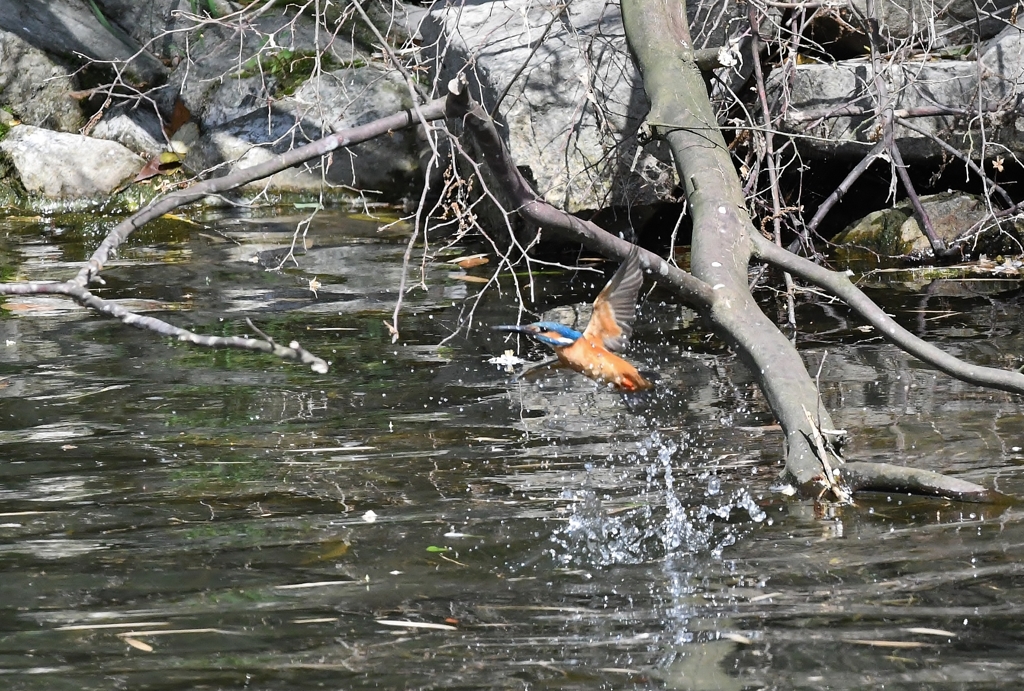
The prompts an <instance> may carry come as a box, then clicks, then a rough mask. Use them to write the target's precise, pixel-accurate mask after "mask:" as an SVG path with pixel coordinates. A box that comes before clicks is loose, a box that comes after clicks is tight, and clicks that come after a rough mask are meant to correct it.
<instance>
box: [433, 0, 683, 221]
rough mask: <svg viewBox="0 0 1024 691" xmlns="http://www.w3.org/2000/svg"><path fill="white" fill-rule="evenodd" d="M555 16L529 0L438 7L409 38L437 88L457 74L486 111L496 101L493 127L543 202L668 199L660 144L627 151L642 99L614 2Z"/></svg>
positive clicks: (597, 1) (592, 204) (580, 3)
mask: <svg viewBox="0 0 1024 691" xmlns="http://www.w3.org/2000/svg"><path fill="white" fill-rule="evenodd" d="M557 11H559V12H561V13H562V14H561V15H559V17H558V21H555V22H554V23H552V14H551V11H550V8H549V7H548V6H544V5H538V4H537V3H535V2H532V1H531V0H508V1H507V2H500V3H459V4H447V3H442V2H438V3H435V4H434V5H433V6H432V8H431V9H430V11H429V12H428V13H426V15H425V17H424V18H423V21H422V23H421V24H420V27H419V32H420V35H421V37H422V43H423V45H435V44H436V46H437V51H438V52H437V55H439V56H441V58H442V62H440V69H439V75H438V76H439V77H440V79H441V83H442V84H443V83H446V82H447V80H448V79H450V78H452V77H453V76H455V75H456V74H458V73H463V72H464V73H465V75H466V76H467V77H468V78H469V79H470V80H471V83H470V94H471V95H472V96H473V97H474V98H476V99H478V100H479V101H480V102H481V103H482V104H483V106H484V107H485V108H487V109H489V110H490V109H493V108H494V107H495V104H497V103H498V99H499V98H500V97H502V95H504V96H503V98H501V103H500V105H499V106H498V112H497V115H498V120H499V131H500V132H501V133H502V134H503V135H504V136H505V138H506V141H507V144H508V147H509V150H510V152H511V154H512V158H513V160H514V161H515V162H516V164H517V165H519V166H520V167H525V168H528V174H527V178H530V179H532V180H533V181H534V182H535V183H536V189H537V190H538V192H539V193H540V194H541V195H542V196H543V197H544V198H545V199H546V200H547V201H548V202H550V203H552V204H554V205H555V206H558V207H560V208H563V209H565V210H567V211H569V212H579V211H583V210H587V209H601V208H604V207H607V206H611V205H622V206H629V205H633V204H638V203H651V202H654V201H657V200H659V199H662V198H665V197H669V196H671V193H672V190H673V187H674V185H675V172H674V170H673V168H672V166H671V165H670V164H669V163H667V161H668V157H667V155H666V148H664V147H663V145H661V144H660V143H652V144H650V145H648V146H646V147H644V148H643V149H641V150H640V151H639V152H638V150H637V149H638V145H637V137H636V134H637V131H638V128H639V127H640V124H641V122H642V121H643V118H644V117H645V115H646V114H647V111H648V108H649V102H648V100H647V96H646V94H645V93H644V90H643V84H642V82H641V81H640V78H639V75H638V73H637V71H636V68H635V67H634V66H633V62H632V60H630V59H629V52H628V50H627V47H626V39H625V34H624V30H623V26H622V16H621V14H620V13H619V8H618V6H617V5H614V4H608V3H606V2H604V0H577V1H576V2H573V3H571V4H570V5H569V6H568V7H565V8H564V9H563V7H562V6H561V5H559V6H558V7H557ZM549 26H550V29H549V30H548V33H547V37H546V38H545V39H544V40H543V42H541V37H542V36H543V35H544V32H545V30H546V29H547V27H549ZM538 43H539V45H538ZM584 46H586V48H583V47H584ZM535 49H536V52H535V53H534V50H535ZM467 64H470V65H472V67H471V69H468V70H467V69H465V68H466V65H467ZM524 65H525V66H526V68H525V69H524ZM506 89H508V92H507V93H505V90H506ZM659 156H660V158H659Z"/></svg>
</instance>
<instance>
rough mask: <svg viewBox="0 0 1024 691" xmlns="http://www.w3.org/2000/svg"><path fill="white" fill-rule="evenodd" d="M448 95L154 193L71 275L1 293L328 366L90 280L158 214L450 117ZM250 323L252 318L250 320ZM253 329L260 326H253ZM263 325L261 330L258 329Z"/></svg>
mask: <svg viewBox="0 0 1024 691" xmlns="http://www.w3.org/2000/svg"><path fill="white" fill-rule="evenodd" d="M445 103H446V101H445V99H437V100H435V101H432V102H431V103H429V104H427V105H425V106H421V107H419V108H418V109H416V111H415V112H413V111H402V112H400V113H395V114H394V115H390V116H388V117H384V118H380V119H378V120H374V121H373V122H369V123H366V124H365V125H360V126H359V127H352V128H347V129H344V130H341V131H340V132H336V133H334V134H331V135H328V136H326V137H324V138H322V139H319V140H317V141H315V142H311V143H310V144H306V145H305V146H301V147H298V148H296V149H292V150H290V151H287V152H285V153H283V154H280V155H278V156H275V157H273V158H271V159H268V160H266V161H264V162H263V163H260V164H258V165H255V166H251V167H248V168H235V169H234V170H233V171H232V172H230V173H229V174H227V175H224V176H222V177H219V178H212V179H210V180H205V181H203V182H200V183H197V184H194V185H191V186H189V187H186V188H184V189H181V190H176V191H174V192H170V193H169V194H166V195H164V196H162V197H159V198H157V199H154V200H153V201H152V202H150V203H149V204H148V205H146V206H145V207H144V208H142V209H140V210H139V211H138V212H136V213H135V214H133V215H132V216H130V217H128V218H127V219H125V220H124V221H122V222H120V223H118V224H117V225H116V226H114V228H113V229H111V231H110V232H109V233H108V234H107V236H106V237H105V238H104V239H103V241H102V242H101V243H100V245H99V247H97V248H96V250H95V251H94V252H93V254H92V256H91V257H90V258H89V261H88V262H87V263H86V265H85V266H84V267H82V269H81V270H80V271H79V272H78V274H77V275H76V276H75V277H74V278H72V279H71V280H68V281H64V282H54V283H50V282H42V281H23V282H18V283H6V284H0V295H40V294H49V295H64V296H67V297H69V298H71V299H73V300H74V301H75V302H77V303H78V304H80V305H82V306H83V307H87V308H89V309H93V310H95V311H97V312H99V313H100V314H104V315H106V316H109V317H113V318H115V319H119V320H120V321H121V322H123V323H124V324H127V325H129V326H134V327H136V328H140V329H146V330H149V331H154V332H156V333H158V334H161V335H164V336H170V337H172V338H176V339H178V340H179V341H183V342H187V343H194V344H196V345H201V346H207V347H213V348H239V349H243V350H254V351H260V352H264V353H270V354H272V355H275V356H277V357H280V358H284V359H289V360H296V361H298V362H301V363H303V364H305V365H308V366H309V367H310V368H311V369H312V370H313V371H314V372H317V373H320V374H323V373H325V372H327V368H328V366H327V362H326V361H325V360H323V359H321V358H319V357H317V356H315V355H313V354H312V353H310V352H309V351H307V350H305V349H304V348H302V346H300V345H299V344H298V342H296V341H292V342H291V343H290V344H289V345H288V347H284V346H281V345H278V344H277V343H275V342H274V341H273V340H272V339H270V338H266V339H255V338H244V337H237V336H228V337H224V336H204V335H202V334H197V333H194V332H192V331H189V330H187V329H182V328H179V327H177V326H174V325H172V324H169V323H167V322H165V321H163V320H161V319H157V318H155V317H149V316H143V315H140V314H137V313H135V312H132V311H131V310H129V309H127V308H125V307H124V306H122V305H119V304H118V303H116V302H114V301H111V300H105V299H103V298H100V297H98V296H96V295H95V294H93V293H92V292H91V291H89V289H88V285H89V284H90V283H91V282H94V281H96V282H100V281H102V279H101V278H100V276H99V274H100V272H101V271H102V270H103V266H104V265H105V264H106V262H107V261H108V260H109V258H110V256H111V255H112V254H113V253H114V252H115V251H116V250H117V248H118V247H119V246H120V245H121V244H122V243H124V242H125V241H126V240H127V239H128V238H129V237H130V236H131V234H132V233H133V232H135V231H136V230H138V229H139V228H141V227H142V226H143V225H145V224H146V223H148V222H149V221H152V220H153V219H155V218H159V217H160V216H162V215H164V214H166V213H168V212H170V211H173V210H174V209H177V208H178V207H180V206H183V205H185V204H189V203H191V202H195V201H198V200H200V199H203V198H204V197H207V196H209V195H215V194H221V193H223V192H227V191H230V190H233V189H237V188H239V187H241V186H242V185H245V184H248V183H250V182H254V181H256V180H261V179H263V178H266V177H269V176H271V175H273V174H274V173H279V172H281V171H282V170H287V169H288V168H291V167H293V166H297V165H300V164H302V163H305V162H307V161H310V160H313V159H316V158H320V157H321V156H326V155H327V154H329V153H331V152H332V151H335V150H336V149H339V148H342V147H346V146H352V145H354V144H358V143H360V142H364V141H367V140H370V139H373V138H375V137H379V136H381V135H384V134H387V133H388V132H391V131H393V130H397V129H403V128H405V127H409V126H411V125H414V124H417V123H418V122H420V121H421V118H422V121H424V122H425V121H430V120H438V119H441V118H443V117H445V114H446V113H445ZM250 326H251V323H250ZM253 329H254V330H257V329H256V327H254V326H253ZM257 331H258V330H257Z"/></svg>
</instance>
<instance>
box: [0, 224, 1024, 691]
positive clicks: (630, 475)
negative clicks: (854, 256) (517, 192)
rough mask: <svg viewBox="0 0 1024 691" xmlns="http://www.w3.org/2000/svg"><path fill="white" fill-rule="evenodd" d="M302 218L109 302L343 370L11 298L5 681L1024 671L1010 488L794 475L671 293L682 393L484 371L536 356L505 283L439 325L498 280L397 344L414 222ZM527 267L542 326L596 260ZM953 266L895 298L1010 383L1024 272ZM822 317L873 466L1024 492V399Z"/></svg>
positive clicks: (212, 246) (840, 393) (23, 229)
mask: <svg viewBox="0 0 1024 691" xmlns="http://www.w3.org/2000/svg"><path fill="white" fill-rule="evenodd" d="M300 220H301V217H299V216H295V217H290V216H288V215H279V216H276V217H273V218H266V219H260V218H228V217H210V218H207V219H205V220H203V221H202V223H200V224H198V225H195V224H188V223H183V222H175V221H169V220H168V221H164V222H163V226H161V227H157V228H154V229H152V230H148V231H147V233H148V234H147V235H145V236H143V237H141V238H139V239H138V241H135V242H134V244H133V245H132V246H131V247H129V248H126V249H125V250H124V251H122V253H121V255H120V258H119V261H118V262H117V263H115V265H113V266H112V267H111V268H110V269H108V270H107V272H106V273H105V274H104V275H105V277H106V280H107V286H106V287H105V288H104V289H103V291H102V294H103V295H104V296H106V297H117V298H121V299H125V300H128V301H130V304H132V305H133V306H134V307H136V308H138V309H144V310H155V311H154V312H153V313H155V314H160V315H161V316H162V317H164V318H166V319H168V320H170V321H172V322H174V323H176V324H179V325H183V326H188V327H191V328H195V329H196V330H199V331H202V332H204V333H219V334H233V333H247V332H248V327H247V325H246V324H245V318H246V317H250V318H252V319H253V321H254V322H255V323H256V324H257V326H259V328H261V329H262V330H264V331H266V332H267V333H269V334H271V335H272V336H273V337H275V338H276V339H278V340H280V341H282V342H288V341H289V340H291V339H297V340H299V341H300V342H301V343H302V345H303V346H304V347H306V348H307V349H309V350H311V351H313V352H315V353H317V354H320V355H322V356H324V357H325V358H327V359H329V360H331V362H332V368H331V371H330V373H329V374H327V375H326V376H320V375H315V374H313V373H311V372H309V371H308V370H304V369H303V368H302V367H301V366H299V365H296V364H292V363H282V362H279V361H277V360H275V359H273V358H269V357H265V356H260V355H253V354H249V353H241V352H234V351H209V350H201V349H196V348H190V347H185V346H182V345H179V344H176V343H173V342H170V341H167V340H164V339H160V338H158V337H156V336H155V335H152V334H149V333H144V332H141V331H137V330H134V329H130V328H128V327H124V326H122V325H120V324H118V323H114V322H111V321H109V320H106V319H103V318H100V317H97V316H95V315H92V314H89V313H87V312H85V311H84V310H80V309H77V308H75V307H74V306H72V305H70V304H68V303H66V302H63V301H60V300H52V299H48V300H43V299H27V298H26V299H21V298H19V299H13V298H11V299H8V300H6V302H5V303H4V304H3V315H2V318H0V332H2V334H0V345H2V347H0V449H2V454H3V455H2V460H0V569H2V573H3V577H2V578H0V685H2V686H3V687H4V688H9V689H12V690H14V689H17V690H21V689H25V690H29V689H31V690H36V689H39V690H42V689H46V690H60V689H75V690H76V691H80V690H86V689H111V688H128V689H185V688H214V689H221V688H223V689H228V688H254V689H282V690H283V689H307V688H309V689H313V688H336V689H363V688H367V689H368V688H438V689H441V688H445V689H447V688H467V689H469V688H473V689H478V688H479V689H489V688H493V689H539V688H552V689H571V688H579V689H593V688H605V689H619V688H625V689H633V688H641V689H647V688H652V689H660V688H686V689H726V690H728V689H803V688H807V689H822V688H828V689H874V688H881V687H882V686H883V685H884V687H885V688H888V689H962V688H968V687H970V688H992V689H1016V688H1018V687H1019V679H1020V678H1022V677H1024V662H1022V660H1024V656H1022V650H1024V648H1022V643H1021V637H1022V635H1024V624H1022V623H1021V622H1022V621H1024V616H1022V615H1024V606H1022V605H1021V604H1020V603H1021V601H1022V600H1024V595H1022V592H1024V591H1019V590H1017V587H1018V582H1019V581H1020V580H1021V579H1022V578H1024V573H1022V571H1024V569H1022V567H1021V566H1020V562H1021V557H1022V547H1021V545H1022V544H1024V522H1022V520H1021V512H1020V511H1019V510H1018V509H1002V508H993V507H985V506H977V505H969V504H958V503H951V502H946V501H941V500H934V499H920V498H912V497H907V496H896V495H884V494H883V495H863V496H861V497H860V498H859V499H858V501H857V503H856V505H854V506H849V507H835V506H831V505H827V504H816V503H815V502H812V501H802V500H794V499H791V498H786V497H785V496H783V495H782V494H780V493H778V492H775V491H772V486H773V485H774V484H775V483H776V476H777V473H778V470H779V468H780V458H781V443H782V438H781V434H780V433H779V431H778V429H777V427H776V426H775V425H774V420H773V419H772V416H771V415H770V413H769V412H768V411H767V409H766V406H765V404H764V402H763V399H762V397H761V395H760V393H759V392H758V390H757V388H756V386H755V385H754V384H753V383H752V380H751V377H750V376H749V374H748V373H747V372H746V371H745V370H744V369H743V368H742V366H741V365H739V364H738V363H737V361H736V360H735V358H734V357H733V356H732V355H731V354H730V353H729V352H728V351H727V350H726V349H725V348H724V347H722V346H721V344H720V343H718V342H717V341H716V340H715V339H713V338H710V337H709V336H708V335H707V334H706V333H705V332H704V331H703V330H702V327H701V326H700V325H699V323H697V322H695V321H694V319H693V316H692V313H690V312H689V311H688V310H685V309H683V308H680V307H678V306H676V305H674V304H672V302H671V300H670V299H669V297H668V296H667V295H663V294H662V293H660V292H658V291H655V292H653V293H651V294H650V295H648V296H647V297H646V298H645V301H644V304H643V307H642V310H641V315H640V319H639V323H638V326H637V330H636V334H635V337H634V344H633V346H632V349H631V351H630V357H631V358H632V359H633V360H635V361H637V362H639V363H641V364H642V366H643V368H645V369H654V370H657V371H659V372H660V374H661V382H662V385H661V386H660V387H659V389H658V392H657V394H656V395H655V396H653V397H650V398H647V399H641V400H639V401H627V400H624V399H623V397H621V396H618V395H616V394H613V393H610V392H608V391H605V390H600V389H598V388H597V387H596V386H594V385H593V384H591V383H590V382H589V381H587V380H585V379H582V378H580V377H578V376H576V375H573V374H559V375H556V376H553V377H550V378H544V379H541V380H539V381H530V382H514V381H511V379H510V375H508V374H507V373H505V372H504V371H503V370H502V369H501V368H500V367H498V366H496V365H493V364H489V363H488V362H487V360H488V359H489V358H492V357H494V356H496V355H500V354H501V353H502V352H503V351H504V350H506V349H513V350H515V351H516V352H517V353H518V354H519V355H522V356H523V357H527V358H530V359H539V358H540V357H541V356H542V355H543V353H542V351H541V350H540V349H537V348H533V347H531V346H529V345H528V344H525V343H517V342H516V341H515V340H514V339H512V340H506V334H500V333H495V332H492V331H490V330H489V328H487V327H489V326H490V325H492V324H499V323H510V322H511V321H515V320H516V319H517V318H518V311H517V304H516V299H515V291H514V290H513V289H512V284H511V282H510V280H509V279H508V277H505V278H504V279H503V280H502V283H501V286H502V291H501V294H500V295H499V294H498V292H497V291H496V290H491V291H490V292H489V293H488V295H487V296H485V297H484V299H483V300H482V301H481V302H480V303H479V305H478V306H477V308H476V311H475V313H474V320H475V324H474V326H473V327H472V328H471V329H470V330H469V331H468V333H467V332H461V333H460V334H458V335H456V336H455V337H454V338H451V339H449V340H447V341H445V339H446V338H447V337H448V336H449V335H450V334H451V333H452V331H453V330H454V329H455V328H456V327H457V321H458V318H459V315H460V314H464V313H465V305H466V304H467V303H466V300H467V299H470V298H472V297H473V296H474V295H475V294H476V292H477V291H478V290H479V289H480V286H482V285H483V284H482V283H479V282H473V281H472V280H466V278H465V275H464V274H465V272H462V271H461V270H459V269H457V268H453V267H452V266H450V265H445V264H442V263H433V264H428V265H426V267H425V271H426V273H425V278H426V285H427V288H426V289H425V290H423V289H416V290H413V291H412V292H410V293H409V295H407V296H406V309H405V311H404V313H403V316H402V321H401V322H400V328H401V333H402V339H401V340H400V341H399V343H397V344H391V342H390V338H389V336H388V331H387V328H386V327H385V326H384V323H383V322H384V320H390V311H391V309H392V307H393V305H394V300H395V296H396V288H397V285H398V277H399V272H400V267H401V257H402V254H403V252H404V250H405V242H406V237H407V236H406V234H405V232H404V231H403V230H402V229H395V230H390V231H383V232H381V231H379V230H378V227H379V225H380V224H379V223H376V222H374V221H372V220H368V219H364V218H353V217H346V216H343V215H340V214H335V213H322V214H321V215H319V216H318V217H317V218H316V219H315V221H314V223H313V225H312V227H311V228H310V231H309V233H308V236H307V240H306V242H305V244H306V245H308V248H303V246H302V243H300V245H299V247H300V251H299V252H298V253H297V256H296V257H295V261H293V262H285V264H284V268H283V270H282V271H278V272H270V271H267V270H266V267H268V266H277V265H278V264H280V263H281V260H282V259H283V258H284V256H285V254H286V252H285V250H284V249H283V248H286V247H288V246H289V245H290V242H291V238H292V233H293V230H294V228H295V226H296V224H297V223H298V222H299V221H300ZM3 226H4V230H5V233H3V235H4V237H3V238H2V239H0V260H2V262H3V264H4V267H5V268H6V272H5V276H8V277H13V276H20V277H27V278H36V279H44V278H64V277H66V276H68V275H69V273H70V272H72V271H73V270H74V267H75V262H77V261H80V260H81V259H82V258H83V257H84V256H85V255H86V252H87V251H88V250H89V249H90V248H91V247H92V244H94V243H95V241H96V237H97V236H98V235H99V233H100V232H101V231H102V229H103V224H102V223H101V222H97V223H95V224H94V225H93V226H89V225H84V226H83V225H82V224H81V223H70V222H69V223H67V224H62V223H61V222H60V221H59V220H56V221H55V220H54V219H34V218H21V219H18V218H14V219H7V220H5V221H4V222H3ZM463 249H465V250H466V251H467V252H468V251H476V250H478V249H479V248H477V247H474V246H471V245H467V246H466V247H465V248H463ZM564 258H566V257H563V259H564ZM568 259H571V257H568ZM492 266H493V265H488V266H483V267H478V268H475V269H470V270H469V272H468V273H469V275H471V276H478V277H487V276H489V271H490V269H491V268H492ZM611 268H612V267H609V268H608V270H609V271H610V270H611ZM605 275H606V274H605ZM314 278H315V279H316V281H317V282H318V283H319V284H320V285H319V287H318V288H317V290H316V293H315V294H314V293H313V292H312V291H311V290H310V288H309V282H310V280H312V279H314ZM412 279H413V280H412V283H413V284H415V283H416V282H417V281H418V280H419V267H418V266H417V268H416V271H415V272H414V274H413V275H412ZM536 280H537V284H536V287H537V294H538V295H540V296H543V297H542V300H541V304H540V305H539V306H537V307H535V309H536V310H537V311H542V310H546V309H549V308H555V307H562V308H564V307H566V306H572V305H576V304H578V303H585V302H586V301H588V300H591V299H593V296H594V295H595V294H596V292H597V290H598V289H599V287H600V285H601V284H602V283H603V280H604V277H603V275H601V274H598V273H593V272H591V273H580V274H572V273H568V272H563V271H555V270H552V271H549V272H544V273H543V274H542V275H539V276H537V277H536ZM960 285H963V284H960ZM954 287H955V285H954V283H950V284H949V285H946V286H940V285H936V284H932V285H929V286H927V287H925V288H924V289H922V288H921V287H920V286H903V285H901V284H894V283H889V284H886V285H885V286H884V288H883V289H882V290H879V291H878V292H876V293H874V294H875V295H877V296H879V297H880V298H883V299H885V300H886V307H887V309H888V310H889V311H890V312H893V313H895V314H896V315H897V318H898V319H899V320H900V321H901V322H902V323H904V324H906V325H908V326H910V327H911V328H913V329H914V330H915V332H917V333H918V334H920V335H923V336H926V337H928V338H930V339H932V340H935V341H937V342H939V343H940V344H941V345H942V347H944V348H946V349H948V350H950V351H952V352H954V353H956V354H957V355H960V356H962V357H965V358H967V359H969V360H971V361H973V362H977V363H981V364H990V365H995V366H1001V367H1019V366H1020V365H1021V356H1020V355H1019V354H1020V353H1021V352H1024V339H1022V336H1021V327H1022V316H1021V310H1020V308H1019V305H1020V303H1019V292H1018V291H1017V286H1016V284H1014V283H1007V282H1005V281H1004V282H1002V283H1001V284H998V285H996V284H993V285H990V286H988V287H987V288H986V289H981V288H982V287H981V286H975V285H974V284H971V287H972V288H978V289H972V290H969V291H968V290H962V289H957V290H954V289H953V288H954ZM816 303H817V299H816V298H813V297H812V296H804V297H803V298H802V302H801V306H800V310H799V316H800V321H801V328H802V330H801V333H800V334H799V335H798V343H799V345H800V347H801V349H802V352H803V353H804V356H805V358H806V360H807V362H808V363H809V368H810V369H811V371H817V369H818V366H819V363H820V362H821V360H822V358H823V357H824V365H823V366H822V367H821V376H820V383H821V388H822V391H823V395H824V398H825V401H826V402H827V404H828V405H829V406H830V407H831V409H832V411H833V416H834V418H835V422H836V424H838V425H841V426H842V427H844V428H846V429H848V430H849V431H850V432H851V434H852V435H853V439H852V442H851V444H850V446H849V448H848V455H849V456H850V457H851V458H856V459H858V460H878V461H886V462H895V463H905V464H910V465H914V466H917V467H926V468H931V469H934V470H939V471H942V472H947V473H950V474H953V475H955V476H957V477H962V478H965V479H969V480H972V481H975V482H980V483H983V484H986V485H988V486H992V487H996V488H997V489H999V490H1001V491H1004V492H1008V493H1011V494H1016V495H1018V496H1022V495H1024V482H1022V481H1021V474H1022V473H1021V465H1022V462H1024V452H1022V449H1021V447H1024V415H1022V410H1021V404H1020V400H1019V398H1017V397H1014V396H1011V395H1009V394H1004V393H1001V392H992V391H986V390H983V389H979V388H977V387H973V386H969V385H966V384H962V383H959V382H955V381H953V380H951V379H949V378H948V377H946V376H945V375H941V374H938V373H936V372H934V371H933V370H931V369H929V368H928V367H925V366H923V365H921V364H920V363H918V362H916V361H915V360H913V359H912V358H909V357H907V356H905V355H903V354H902V353H900V352H899V351H897V350H896V349H894V348H893V347H891V346H889V345H887V344H886V343H884V342H882V341H881V340H880V339H879V338H878V337H877V336H876V335H875V334H873V333H872V332H870V331H865V330H862V328H861V322H859V321H858V320H857V319H856V318H854V317H852V316H851V315H849V314H848V312H847V311H846V310H845V308H844V307H843V306H841V305H838V304H832V305H828V304H826V305H820V304H816ZM529 306H530V307H533V305H529ZM442 341H445V342H444V345H439V344H440V343H441V342H442Z"/></svg>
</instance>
